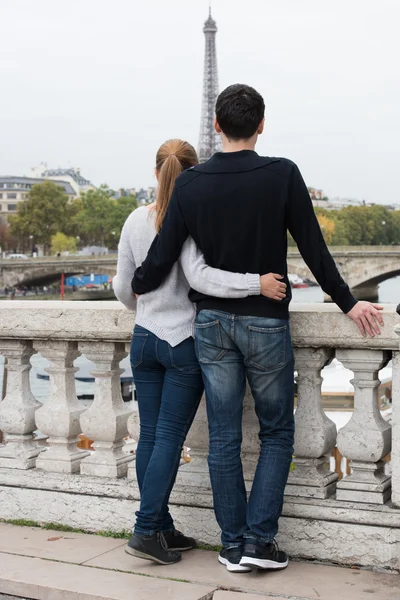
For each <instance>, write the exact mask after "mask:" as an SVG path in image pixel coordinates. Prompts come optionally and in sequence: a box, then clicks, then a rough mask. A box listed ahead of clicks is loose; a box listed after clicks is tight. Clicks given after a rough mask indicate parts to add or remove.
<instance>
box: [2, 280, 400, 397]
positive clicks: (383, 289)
mask: <svg viewBox="0 0 400 600" xmlns="http://www.w3.org/2000/svg"><path fill="white" fill-rule="evenodd" d="M323 300H324V297H323V292H322V290H321V288H319V287H310V288H305V289H294V290H293V302H302V303H307V302H323ZM379 301H380V302H384V303H392V302H393V303H396V304H398V303H399V302H400V277H396V278H393V279H389V280H387V281H385V282H384V283H382V284H381V285H380V286H379ZM124 362H125V365H122V366H126V365H127V361H126V360H125V361H124ZM31 363H32V370H31V372H30V380H31V388H32V393H33V395H34V396H35V397H36V398H37V399H38V400H39V401H40V402H44V401H46V400H47V398H48V396H49V382H48V381H46V380H44V379H38V377H37V374H38V372H42V373H43V369H44V368H46V367H47V366H49V361H48V360H46V359H45V358H43V357H42V356H40V355H39V354H36V355H35V356H33V357H32V359H31ZM3 364H4V359H3V357H2V356H0V390H1V389H2V381H3ZM75 365H76V366H82V367H84V368H85V371H87V370H88V368H89V369H91V368H93V369H94V365H93V363H90V361H88V360H87V359H86V358H85V357H83V356H81V357H79V358H78V359H77V360H76V361H75ZM128 369H129V367H128ZM126 374H127V375H128V374H129V373H126ZM76 391H77V395H78V396H81V395H90V394H93V383H90V382H82V381H77V382H76Z"/></svg>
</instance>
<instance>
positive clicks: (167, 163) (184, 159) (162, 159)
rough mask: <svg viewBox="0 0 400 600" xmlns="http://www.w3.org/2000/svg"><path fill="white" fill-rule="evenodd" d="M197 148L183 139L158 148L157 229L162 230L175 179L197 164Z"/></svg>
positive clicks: (155, 208) (169, 141) (166, 143)
mask: <svg viewBox="0 0 400 600" xmlns="http://www.w3.org/2000/svg"><path fill="white" fill-rule="evenodd" d="M198 162H199V159H198V157H197V153H196V150H195V149H194V148H193V146H192V145H191V144H189V143H188V142H184V141H183V140H167V141H166V142H164V144H163V145H162V146H160V148H159V149H158V152H157V156H156V171H157V176H158V188H157V200H156V204H155V206H154V210H155V211H156V222H155V226H156V231H157V232H158V231H160V229H161V225H162V223H163V221H164V217H165V213H166V212H167V208H168V204H169V201H170V199H171V195H172V190H173V189H174V185H175V180H176V178H177V177H178V175H180V174H181V173H182V171H184V170H185V169H189V167H193V166H194V165H197V164H198Z"/></svg>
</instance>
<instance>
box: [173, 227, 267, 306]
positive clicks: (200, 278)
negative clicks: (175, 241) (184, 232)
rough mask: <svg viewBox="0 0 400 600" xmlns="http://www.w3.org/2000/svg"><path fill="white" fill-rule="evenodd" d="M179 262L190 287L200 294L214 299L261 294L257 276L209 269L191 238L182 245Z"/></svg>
mask: <svg viewBox="0 0 400 600" xmlns="http://www.w3.org/2000/svg"><path fill="white" fill-rule="evenodd" d="M179 261H180V264H181V267H182V270H183V273H184V275H185V277H186V279H187V280H188V282H189V285H190V287H191V288H193V289H194V290H196V291H198V292H201V293H202V294H206V295H207V296H214V297H216V298H246V297H247V296H259V295H260V294H261V290H260V276H259V275H257V274H254V273H232V272H231V271H222V270H220V269H215V268H213V267H209V266H208V265H207V263H206V261H205V259H204V256H203V254H202V252H201V250H200V249H199V248H198V247H197V245H196V243H195V241H194V240H193V238H191V237H189V238H188V239H187V240H186V242H185V243H184V246H183V249H182V254H181V256H180V259H179Z"/></svg>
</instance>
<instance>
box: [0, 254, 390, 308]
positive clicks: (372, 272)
mask: <svg viewBox="0 0 400 600" xmlns="http://www.w3.org/2000/svg"><path fill="white" fill-rule="evenodd" d="M331 253H332V256H333V257H334V259H335V261H336V264H337V265H338V268H339V270H340V272H341V274H342V276H343V277H344V279H345V280H346V281H347V283H348V284H349V286H350V288H351V290H352V291H353V294H354V295H355V297H356V298H363V299H368V300H371V299H376V298H377V297H378V285H379V283H381V282H382V281H385V280H386V279H391V278H392V277H395V276H396V275H400V246H352V247H351V246H345V247H341V246H333V247H332V248H331ZM116 266H117V255H116V254H107V255H105V256H89V257H87V256H70V257H61V258H54V257H51V258H32V259H29V260H14V259H9V260H7V259H6V260H1V261H0V285H2V286H8V287H13V286H18V285H20V286H21V285H27V286H35V285H48V284H50V283H54V282H55V281H59V280H60V278H61V275H62V273H64V274H65V275H88V274H91V273H103V274H107V275H109V276H111V277H112V276H113V275H115V272H116ZM288 268H289V272H290V273H294V274H297V275H299V276H300V277H304V278H308V279H310V280H312V281H315V279H314V277H313V275H312V273H311V272H310V270H309V269H308V267H307V266H306V264H305V263H304V260H303V259H302V257H301V255H300V253H299V251H298V250H297V248H289V252H288Z"/></svg>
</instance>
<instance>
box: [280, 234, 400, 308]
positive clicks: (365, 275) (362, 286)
mask: <svg viewBox="0 0 400 600" xmlns="http://www.w3.org/2000/svg"><path fill="white" fill-rule="evenodd" d="M330 251H331V254H332V256H333V258H334V259H335V262H336V265H337V266H338V269H339V271H340V273H341V275H342V277H343V278H344V279H345V281H346V282H347V283H348V285H349V287H350V289H351V291H352V293H353V295H354V297H355V298H357V299H359V300H371V301H376V300H377V299H378V285H379V284H380V283H382V281H386V279H391V278H392V277H396V276H397V275H400V246H332V247H331V248H330ZM287 262H288V270H289V273H294V274H296V275H299V276H300V277H303V278H306V279H310V280H311V281H315V278H314V276H313V275H312V273H311V271H310V270H309V268H308V267H307V266H306V264H305V262H304V260H303V259H302V257H301V255H300V253H299V251H298V250H297V248H289V252H288V258H287Z"/></svg>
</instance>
